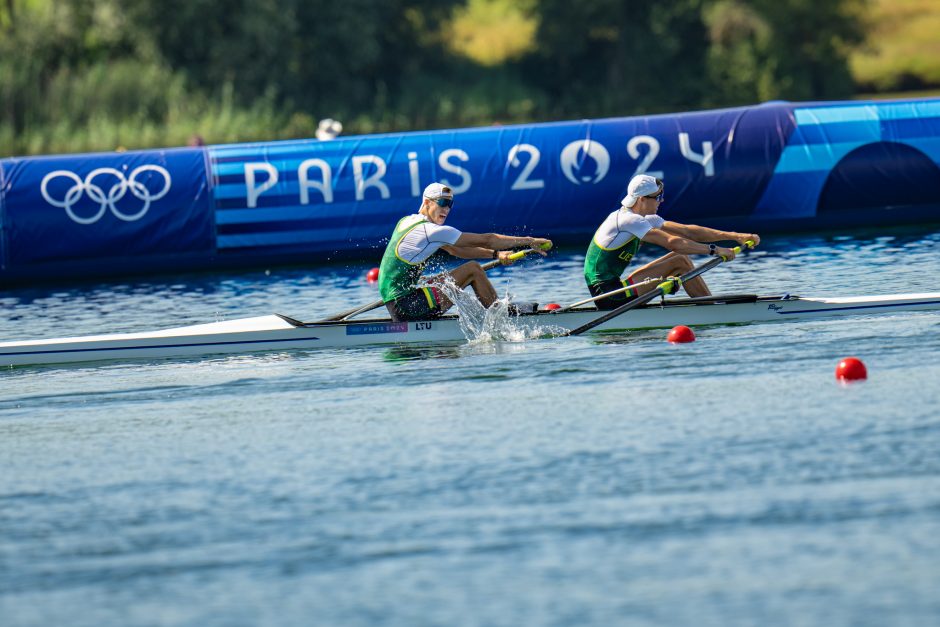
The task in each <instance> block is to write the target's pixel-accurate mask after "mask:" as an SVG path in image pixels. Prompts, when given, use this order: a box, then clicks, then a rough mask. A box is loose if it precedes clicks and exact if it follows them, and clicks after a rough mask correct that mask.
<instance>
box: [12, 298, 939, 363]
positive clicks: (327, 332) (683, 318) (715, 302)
mask: <svg viewBox="0 0 940 627" xmlns="http://www.w3.org/2000/svg"><path fill="white" fill-rule="evenodd" d="M931 309H940V292H934V293H924V294H898V295H887V296H859V297H849V298H806V297H797V296H790V295H785V296H763V297H758V296H754V295H729V296H710V297H705V298H673V299H668V300H666V301H665V302H663V303H650V304H647V305H643V306H640V307H636V308H633V309H631V310H630V311H627V312H625V313H623V314H622V315H619V316H616V317H614V318H612V319H610V320H607V321H605V322H603V323H602V324H599V325H597V326H595V327H592V329H591V331H592V332H604V331H608V332H610V331H629V330H633V329H651V328H669V327H673V326H676V325H679V324H683V325H687V326H702V325H715V324H741V323H761V322H779V321H785V320H801V319H813V318H826V317H837V316H858V315H868V314H883V313H890V312H908V311H921V310H931ZM599 313H600V312H598V311H597V309H595V308H593V307H584V308H574V309H568V310H565V311H562V312H560V313H553V312H551V311H545V310H542V311H536V312H532V313H527V314H521V315H518V316H514V317H513V318H512V320H513V323H514V325H515V326H516V327H517V328H519V329H520V330H522V331H524V332H525V334H526V337H553V336H554V337H557V336H562V335H566V334H568V332H570V331H572V330H574V329H578V328H581V327H583V326H585V325H589V324H590V323H592V322H593V321H596V320H597V319H598V315H599ZM454 341H466V338H465V337H464V334H463V332H462V331H461V328H460V323H459V320H458V318H457V316H445V317H443V318H441V319H438V320H431V321H424V322H393V321H391V320H389V319H387V318H374V319H364V320H346V321H340V322H336V321H322V322H309V323H305V322H301V321H299V320H296V319H294V318H290V317H288V316H282V315H278V314H273V315H267V316H257V317H253V318H242V319H239V320H231V321H224V322H212V323H208V324H198V325H193V326H187V327H178V328H174V329H165V330H162V331H151V332H143V333H120V334H111V335H91V336H84V337H71V338H56V339H45V340H30V341H22V342H2V343H0V365H2V366H22V365H35V364H64V363H73V362H85V361H98V360H130V359H164V358H187V357H198V356H209V355H220V354H244V353H249V352H256V351H294V350H309V349H318V348H342V347H347V346H363V345H370V344H421V343H428V344H431V343H437V342H454Z"/></svg>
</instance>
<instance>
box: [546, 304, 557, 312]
mask: <svg viewBox="0 0 940 627" xmlns="http://www.w3.org/2000/svg"><path fill="white" fill-rule="evenodd" d="M545 309H547V310H548V311H555V310H556V309H561V305H559V304H558V303H548V304H547V305H545Z"/></svg>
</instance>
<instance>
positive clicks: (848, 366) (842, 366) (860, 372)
mask: <svg viewBox="0 0 940 627" xmlns="http://www.w3.org/2000/svg"><path fill="white" fill-rule="evenodd" d="M867 378H868V370H867V369H866V368H865V364H863V363H862V360H861V359H859V358H857V357H846V358H845V359H843V360H842V361H840V362H839V365H838V366H836V379H838V380H840V381H859V380H861V379H867Z"/></svg>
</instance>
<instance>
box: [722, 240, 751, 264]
mask: <svg viewBox="0 0 940 627" xmlns="http://www.w3.org/2000/svg"><path fill="white" fill-rule="evenodd" d="M756 246H757V244H755V243H754V240H750V239H749V240H745V242H744V243H743V244H741V245H740V246H735V247H734V248H732V249H731V250H733V251H734V254H735V255H740V254H741V253H742V252H744V251H748V250H754V248H755V247H756ZM721 260H722V261H728V260H727V259H725V258H724V257H722V258H721Z"/></svg>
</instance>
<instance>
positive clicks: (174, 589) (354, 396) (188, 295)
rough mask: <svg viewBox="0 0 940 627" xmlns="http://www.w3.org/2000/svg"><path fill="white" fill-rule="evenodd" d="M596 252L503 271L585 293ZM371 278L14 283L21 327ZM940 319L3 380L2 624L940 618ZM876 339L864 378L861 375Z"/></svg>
mask: <svg viewBox="0 0 940 627" xmlns="http://www.w3.org/2000/svg"><path fill="white" fill-rule="evenodd" d="M938 251H940V232H937V231H933V230H906V231H892V232H890V233H887V234H884V233H879V234H871V233H856V234H854V235H849V236H841V237H816V236H790V237H777V238H767V239H766V240H765V242H764V244H763V245H762V246H761V247H760V249H758V251H755V252H754V253H752V254H751V255H750V256H749V257H748V258H745V259H739V260H738V261H735V262H733V263H731V264H726V265H724V266H721V267H719V268H717V269H715V270H713V271H711V272H709V273H708V274H706V275H705V278H706V281H707V282H708V283H709V284H710V286H711V287H712V289H713V291H716V292H736V293H741V292H759V293H762V294H777V293H783V292H789V293H791V294H800V295H807V296H811V295H826V296H849V295H864V294H880V293H901V292H926V291H940V289H938V283H937V278H936V277H937V276H938V274H940V254H938ZM582 253H583V251H579V250H578V251H576V250H569V251H564V250H563V251H559V252H555V253H553V254H552V255H551V256H550V257H549V258H547V259H546V260H544V261H531V262H526V263H524V264H520V265H517V266H514V267H512V268H506V269H498V270H495V271H493V272H492V273H491V274H492V277H493V280H494V283H495V284H496V285H497V287H498V289H499V290H500V291H501V292H504V291H506V290H507V289H508V290H509V291H511V292H512V293H513V295H514V296H515V297H516V298H518V299H520V300H536V301H541V302H546V301H548V300H551V301H555V302H559V303H569V302H573V301H575V300H579V299H581V298H585V297H586V290H585V288H584V286H583V283H582V279H581V270H580V268H581V263H582V261H583V256H582ZM650 253H651V250H649V249H647V250H645V252H644V256H645V259H648V258H650V257H649V255H650ZM645 259H643V260H645ZM641 261H642V260H641ZM371 265H374V264H362V265H357V266H336V267H331V268H325V269H296V268H295V269H272V270H271V271H270V272H269V273H268V272H252V273H242V274H224V275H222V274H219V275H185V276H177V277H172V278H166V277H161V278H155V279H147V280H139V281H129V282H125V283H111V284H100V285H99V284H86V285H82V286H78V287H67V288H59V287H39V288H35V289H20V290H7V291H4V292H0V309H2V312H3V315H2V316H0V340H15V339H27V338H40V337H59V336H70V335H82V334H94V333H100V332H118V331H135V330H150V329H157V328H163V327H172V326H179V325H182V324H191V323H200V322H210V321H213V320H218V319H232V318H237V317H244V316H253V315H263V314H267V313H271V312H274V311H277V312H280V313H285V314H288V315H292V316H294V317H298V318H303V319H317V318H319V317H323V316H325V315H327V314H329V313H333V312H335V311H340V310H343V309H346V308H348V307H351V306H353V305H355V304H358V303H366V302H369V301H371V300H374V299H375V298H376V289H375V286H374V285H369V284H368V283H366V282H365V280H364V275H365V272H366V270H367V269H368V268H369V267H371ZM938 334H940V313H936V312H920V313H911V314H899V315H885V316H875V317H862V318H854V319H843V320H820V321H806V320H803V321H792V322H788V323H781V324H765V325H748V326H724V327H712V328H702V329H697V335H698V340H697V341H696V342H694V343H692V344H686V345H675V346H674V345H670V344H668V343H666V342H665V341H664V335H665V331H663V330H656V331H644V332H639V333H631V334H614V335H603V336H590V335H589V336H582V337H576V338H559V339H548V340H533V341H526V342H505V343H485V342H483V343H474V344H464V345H455V344H445V345H439V346H422V347H410V348H396V347H369V348H358V349H346V350H323V351H307V352H303V351H297V352H288V353H269V354H255V355H246V356H236V357H216V358H211V359H204V360H177V361H172V360H170V361H154V362H129V363H99V364H87V365H78V366H70V367H65V368H52V367H29V368H15V369H8V370H3V371H0V624H2V625H4V626H12V625H96V626H98V625H200V626H203V625H259V624H264V625H373V624H383V625H507V626H509V625H512V626H517V625H612V624H628V625H662V624H674V625H721V626H725V625H827V626H832V625H872V626H875V625H877V626H882V625H886V624H891V625H918V626H919V625H926V624H938V623H940V592H938V591H940V385H938V381H940V337H938ZM849 355H855V356H858V357H860V358H861V359H863V360H864V361H865V363H866V364H867V366H868V371H869V379H868V380H867V381H865V382H862V383H856V384H852V385H840V384H838V383H837V382H836V381H835V379H834V376H833V371H834V369H835V366H836V364H837V363H838V361H839V360H840V359H841V358H842V357H845V356H849Z"/></svg>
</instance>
